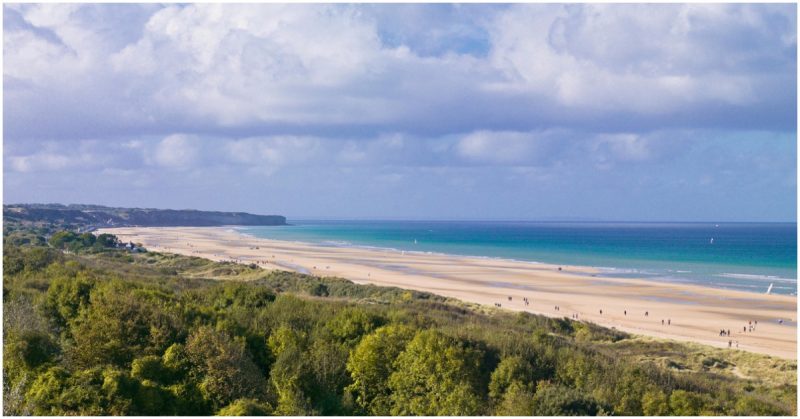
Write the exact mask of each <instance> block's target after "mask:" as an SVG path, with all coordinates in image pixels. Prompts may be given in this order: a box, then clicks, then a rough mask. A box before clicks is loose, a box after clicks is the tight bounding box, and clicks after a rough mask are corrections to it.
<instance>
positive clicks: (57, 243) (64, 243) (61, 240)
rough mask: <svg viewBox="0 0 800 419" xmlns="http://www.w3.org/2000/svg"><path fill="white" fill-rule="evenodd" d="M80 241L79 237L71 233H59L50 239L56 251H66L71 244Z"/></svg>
mask: <svg viewBox="0 0 800 419" xmlns="http://www.w3.org/2000/svg"><path fill="white" fill-rule="evenodd" d="M76 240H78V235H77V234H75V233H73V232H71V231H59V232H57V233H55V234H53V235H52V236H51V237H50V241H49V243H50V246H53V247H55V248H56V249H66V248H67V247H69V245H70V244H72V243H73V242H75V241H76Z"/></svg>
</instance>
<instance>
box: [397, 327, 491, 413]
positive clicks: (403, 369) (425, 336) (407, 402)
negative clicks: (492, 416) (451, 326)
mask: <svg viewBox="0 0 800 419" xmlns="http://www.w3.org/2000/svg"><path fill="white" fill-rule="evenodd" d="M481 358H482V353H480V352H479V351H477V350H474V349H470V348H466V347H465V346H464V345H463V344H462V343H461V342H459V341H457V340H455V339H453V338H451V337H448V336H446V335H444V334H442V333H440V332H437V331H434V330H425V331H421V332H417V334H416V335H415V336H414V338H413V339H412V340H411V341H410V342H409V343H408V345H407V346H406V349H405V351H403V353H401V354H400V356H399V357H398V358H397V360H396V361H395V365H394V369H395V371H394V372H393V373H392V375H391V376H390V377H389V388H390V389H391V392H392V395H391V399H392V402H393V407H392V414H393V415H477V414H480V413H481V406H482V404H483V403H482V399H481V396H480V394H479V392H478V390H477V387H478V386H477V382H478V378H479V377H478V376H479V372H480V360H481Z"/></svg>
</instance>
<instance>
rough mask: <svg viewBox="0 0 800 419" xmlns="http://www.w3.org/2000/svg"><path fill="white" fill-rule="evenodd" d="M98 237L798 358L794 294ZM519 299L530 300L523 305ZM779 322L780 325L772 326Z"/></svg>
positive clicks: (221, 234)
mask: <svg viewBox="0 0 800 419" xmlns="http://www.w3.org/2000/svg"><path fill="white" fill-rule="evenodd" d="M101 232H108V233H111V234H115V235H117V236H118V237H120V238H121V239H122V240H125V241H133V242H135V243H142V244H143V245H144V246H145V247H147V248H149V249H151V250H154V251H160V252H172V253H178V254H183V255H191V256H199V257H204V258H208V259H212V260H218V261H224V260H236V261H239V262H241V263H253V262H255V263H258V264H259V266H262V267H264V268H266V269H281V270H294V271H299V272H304V273H311V274H314V275H320V276H338V277H342V278H347V279H350V280H352V281H353V282H356V283H370V284H376V285H385V286H397V287H401V288H406V289H414V290H419V291H428V292H432V293H435V294H439V295H443V296H447V297H453V298H458V299H460V300H463V301H470V302H475V303H479V304H486V305H494V304H495V303H499V304H501V305H502V307H503V308H505V309H509V310H519V311H529V312H531V313H537V314H543V315H546V316H551V317H567V318H570V317H571V316H572V315H574V314H577V315H578V318H579V319H580V320H584V321H590V322H594V323H597V324H599V325H602V326H606V327H614V328H617V329H618V330H623V331H626V332H630V333H636V334H641V335H647V336H653V337H658V338H669V339H675V340H681V341H691V342H697V343H703V344H708V345H712V346H716V347H725V348H727V347H728V341H729V340H730V341H733V342H734V344H733V347H734V349H735V347H736V342H738V346H739V349H743V350H747V351H752V352H758V353H764V354H769V355H775V356H779V357H782V358H789V359H797V326H796V315H797V298H796V297H794V296H785V295H765V294H754V293H747V292H741V291H733V290H722V289H715V288H707V287H702V286H697V285H688V284H676V283H658V282H655V281H646V280H635V279H619V278H601V277H593V276H592V275H593V274H594V273H595V271H594V270H593V269H592V268H588V267H578V266H563V265H562V266H561V268H562V270H561V271H559V270H558V268H559V267H558V266H555V265H546V264H534V263H527V262H520V261H512V260H501V259H489V258H476V257H461V256H452V255H439V254H422V253H415V252H399V251H392V250H380V249H363V248H347V247H327V246H318V245H310V244H305V243H295V242H288V241H277V240H265V239H258V238H254V237H250V236H245V235H242V234H239V233H237V232H235V231H233V230H231V229H229V228H222V227H165V228H155V227H149V228H143V227H136V228H114V229H105V230H102V231H101ZM256 248H257V249H256ZM508 297H512V300H511V301H509V299H508ZM523 297H527V298H528V299H529V301H530V304H529V305H525V303H524V302H523ZM556 306H559V307H560V309H559V310H556V309H555V307H556ZM600 310H602V311H603V312H602V315H601V314H600ZM626 310H627V315H626V314H625V313H624V312H625V311H626ZM645 312H647V313H648V315H647V316H645ZM778 319H783V321H784V324H782V325H781V324H778ZM662 320H664V322H665V325H662V324H661V322H662ZM749 321H758V326H757V327H756V329H755V331H753V332H750V331H746V332H745V331H743V330H744V329H743V328H746V327H748V322H749ZM667 322H669V323H671V324H669V325H667V324H666V323H667ZM720 329H725V330H728V329H730V331H731V336H730V337H727V336H726V337H721V336H719V331H720Z"/></svg>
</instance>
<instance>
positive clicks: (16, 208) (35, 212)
mask: <svg viewBox="0 0 800 419" xmlns="http://www.w3.org/2000/svg"><path fill="white" fill-rule="evenodd" d="M3 218H4V220H5V221H6V222H12V223H14V222H16V223H22V224H25V225H55V226H58V227H59V228H62V229H76V228H84V229H92V228H98V227H122V226H141V227H179V226H184V227H212V226H223V225H242V226H272V225H286V217H283V216H281V215H255V214H248V213H246V212H218V211H197V210H169V209H153V208H112V207H104V206H101V205H61V204H14V205H3Z"/></svg>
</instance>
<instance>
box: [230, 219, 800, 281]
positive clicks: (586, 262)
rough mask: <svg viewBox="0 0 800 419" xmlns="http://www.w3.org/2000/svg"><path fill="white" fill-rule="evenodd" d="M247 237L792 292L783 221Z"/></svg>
mask: <svg viewBox="0 0 800 419" xmlns="http://www.w3.org/2000/svg"><path fill="white" fill-rule="evenodd" d="M287 222H288V224H289V225H287V226H270V227H236V230H237V231H239V232H241V233H244V234H249V235H252V236H255V237H260V238H266V239H274V240H286V241H295V242H304V243H310V244H315V245H321V246H341V247H365V248H377V249H386V250H396V251H406V252H422V253H440V254H451V255H460V256H474V257H488V258H501V259H513V260H519V261H527V262H532V263H549V264H564V265H576V266H590V267H594V268H597V269H598V270H599V271H600V273H599V274H598V276H608V277H618V278H639V279H645V280H653V281H664V282H678V283H691V284H697V285H703V286H709V287H716V288H725V289H736V290H740V291H747V292H753V293H766V292H767V290H768V289H770V288H771V292H772V293H774V294H785V295H796V294H797V258H796V255H797V236H796V231H797V230H796V229H797V224H796V223H793V222H718V223H717V222H639V221H631V222H618V221H615V222H598V221H477V220H471V221H466V220H459V221H441V220H321V219H288V220H287Z"/></svg>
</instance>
